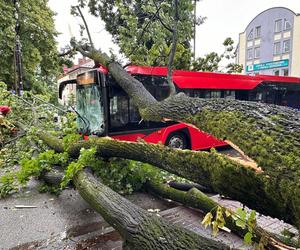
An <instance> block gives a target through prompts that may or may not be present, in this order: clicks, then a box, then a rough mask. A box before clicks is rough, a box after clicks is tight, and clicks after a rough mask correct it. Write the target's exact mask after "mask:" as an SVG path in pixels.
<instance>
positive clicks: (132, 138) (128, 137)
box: [110, 133, 145, 142]
mask: <svg viewBox="0 0 300 250" xmlns="http://www.w3.org/2000/svg"><path fill="white" fill-rule="evenodd" d="M110 137H111V138H113V139H115V140H120V141H133V142H135V141H137V140H138V139H143V138H144V137H145V135H144V134H141V133H133V134H124V135H111V136H110Z"/></svg>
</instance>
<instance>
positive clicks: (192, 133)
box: [111, 123, 227, 150]
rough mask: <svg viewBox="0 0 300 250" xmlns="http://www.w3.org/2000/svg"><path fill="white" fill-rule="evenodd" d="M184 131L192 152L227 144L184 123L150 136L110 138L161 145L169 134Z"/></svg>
mask: <svg viewBox="0 0 300 250" xmlns="http://www.w3.org/2000/svg"><path fill="white" fill-rule="evenodd" d="M183 130H185V131H184V132H185V134H187V133H186V130H188V134H189V135H188V136H189V138H188V139H189V140H190V144H191V149H192V150H203V149H209V148H212V147H220V146H226V145H227V143H226V142H224V141H222V140H218V139H217V138H215V137H213V136H212V135H210V134H208V133H205V132H203V131H201V130H199V129H198V128H196V127H193V126H192V125H188V124H185V123H178V124H175V125H171V126H168V127H164V128H160V129H159V128H158V129H157V131H154V132H152V133H150V134H146V133H145V134H143V133H132V134H123V135H112V136H111V137H112V138H113V139H116V140H122V141H132V142H135V141H138V140H139V139H142V140H144V141H145V142H148V143H155V144H156V143H162V144H165V143H166V140H167V138H168V136H169V135H170V134H171V133H175V132H177V131H178V132H183Z"/></svg>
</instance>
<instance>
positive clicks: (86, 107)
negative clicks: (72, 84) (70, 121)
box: [76, 84, 104, 136]
mask: <svg viewBox="0 0 300 250" xmlns="http://www.w3.org/2000/svg"><path fill="white" fill-rule="evenodd" d="M76 109H77V112H78V117H77V125H78V130H79V132H80V133H83V134H85V135H90V134H92V135H97V136H99V135H101V134H103V132H104V114H103V105H102V101H101V93H100V88H99V87H98V86H97V85H96V84H91V85H77V88H76Z"/></svg>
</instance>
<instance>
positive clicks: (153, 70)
mask: <svg viewBox="0 0 300 250" xmlns="http://www.w3.org/2000/svg"><path fill="white" fill-rule="evenodd" d="M126 70H127V72H128V73H130V74H132V75H156V76H167V72H168V69H167V68H166V67H146V66H128V67H126ZM172 79H173V81H174V82H175V84H176V85H177V86H178V87H179V88H181V89H189V88H199V89H245V90H247V89H253V88H255V87H256V86H257V85H258V84H260V83H263V82H265V83H272V82H281V83H299V84H300V78H298V77H287V76H270V75H256V76H248V75H238V74H224V73H214V72H193V71H184V70H174V71H173V77H172Z"/></svg>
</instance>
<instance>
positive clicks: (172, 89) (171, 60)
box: [167, 0, 179, 96]
mask: <svg viewBox="0 0 300 250" xmlns="http://www.w3.org/2000/svg"><path fill="white" fill-rule="evenodd" d="M174 8H175V14H174V21H173V29H172V30H173V36H172V47H171V51H170V55H169V62H168V75H167V79H168V84H169V88H170V96H173V95H175V94H176V88H175V85H174V83H173V80H172V72H173V70H172V68H173V63H174V57H175V53H176V47H177V23H178V20H179V13H178V0H174Z"/></svg>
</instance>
